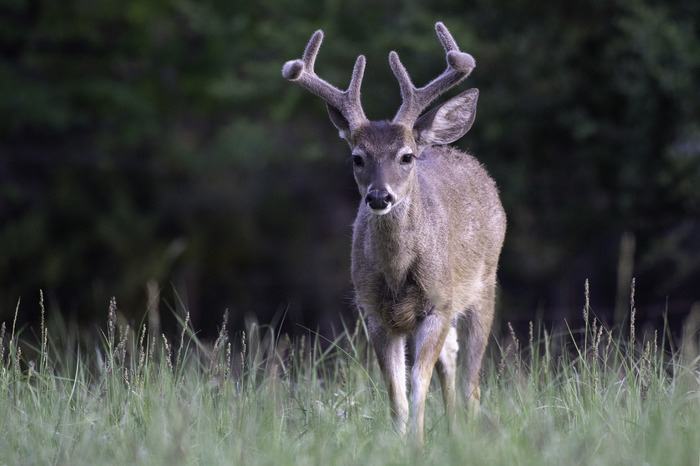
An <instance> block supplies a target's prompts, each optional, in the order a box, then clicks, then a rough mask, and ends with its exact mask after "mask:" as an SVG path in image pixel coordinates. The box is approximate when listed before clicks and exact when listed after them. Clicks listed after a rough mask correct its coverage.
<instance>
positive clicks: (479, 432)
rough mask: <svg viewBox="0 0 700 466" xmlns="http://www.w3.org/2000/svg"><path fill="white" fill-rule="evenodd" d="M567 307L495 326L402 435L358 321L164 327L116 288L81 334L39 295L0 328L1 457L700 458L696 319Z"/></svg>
mask: <svg viewBox="0 0 700 466" xmlns="http://www.w3.org/2000/svg"><path fill="white" fill-rule="evenodd" d="M20 307H21V306H19V305H18V312H21V309H20ZM42 309H43V305H42ZM583 313H584V317H585V327H584V328H582V329H579V330H574V329H567V330H565V331H563V332H558V333H556V334H550V332H548V331H547V330H546V329H545V328H544V327H543V326H541V325H531V326H530V332H529V335H528V336H527V337H526V338H522V339H518V338H517V337H516V335H515V334H511V335H510V336H507V337H506V338H502V340H503V341H502V342H501V345H500V346H499V345H498V344H495V343H494V344H493V346H494V351H492V355H491V356H490V357H489V358H487V359H486V360H485V362H484V368H483V374H482V406H481V410H480V412H479V413H478V415H476V416H471V417H468V416H467V415H466V414H465V411H463V410H462V411H461V413H462V414H461V415H460V416H459V417H458V423H457V424H458V425H457V427H456V429H455V431H453V432H451V433H448V432H447V427H446V422H445V419H444V411H443V407H442V400H441V397H440V393H439V389H438V388H437V387H436V386H433V389H432V390H431V392H430V394H429V396H428V407H427V418H426V447H425V450H424V451H423V452H416V451H414V450H413V449H412V448H411V447H410V445H409V444H408V442H407V441H406V439H403V438H401V437H399V436H398V435H397V434H395V433H394V431H393V430H392V427H391V422H390V419H389V415H388V411H389V409H388V400H387V396H386V391H385V389H384V385H383V382H382V380H381V377H380V375H379V372H378V368H377V365H376V362H375V361H374V359H373V356H372V352H371V350H370V348H369V347H368V345H367V342H366V341H367V339H366V329H365V328H364V325H363V323H362V321H358V322H356V323H353V324H352V325H348V326H347V327H346V328H344V329H343V331H341V332H339V334H338V335H337V336H336V337H335V338H334V339H333V340H329V339H326V338H324V337H322V336H319V335H316V334H315V333H314V332H311V331H309V332H308V334H307V336H304V337H301V338H299V339H298V340H295V341H290V340H289V339H288V338H287V337H286V336H280V335H277V334H276V333H275V330H274V328H269V327H260V326H258V325H257V324H255V323H250V324H249V325H248V328H247V330H246V332H241V333H238V334H236V336H235V337H231V339H230V340H229V337H228V330H227V329H226V325H225V322H226V316H224V319H223V323H222V327H221V333H220V336H219V338H218V339H217V340H216V341H215V342H204V341H200V340H199V339H198V338H197V337H196V336H195V335H194V333H193V331H192V329H191V328H190V325H189V319H188V316H187V315H184V316H183V317H182V320H181V328H182V333H181V334H180V335H179V336H178V337H179V338H174V340H175V341H171V340H173V339H171V340H169V339H167V338H166V337H165V336H163V335H162V334H151V333H150V332H149V331H147V329H146V326H145V325H144V326H140V327H138V328H135V329H134V328H130V327H128V326H127V325H126V324H123V323H121V321H120V320H119V319H118V317H117V316H118V312H117V305H116V303H115V302H114V301H112V302H111V303H110V305H109V308H108V309H107V312H106V319H105V321H106V325H105V328H103V329H102V331H101V332H100V333H96V334H95V335H93V336H92V337H89V336H85V334H81V332H78V330H77V329H76V328H74V327H73V326H71V325H67V324H66V323H65V322H63V321H62V320H61V319H59V318H56V317H52V316H51V312H50V311H45V312H43V313H42V324H41V328H40V329H37V331H36V332H35V333H36V334H34V333H33V332H32V331H31V329H27V328H25V329H17V328H15V324H14V323H13V322H6V323H5V324H3V326H2V328H1V329H0V332H1V333H0V346H1V348H2V350H1V351H2V355H1V356H2V358H1V360H0V361H1V364H0V419H2V423H0V452H2V455H0V464H3V465H4V464H71V465H74V464H91V465H95V464H100V465H102V464H169V465H175V464H270V465H283V464H290V465H291V464H294V465H296V464H302V465H303V464H323V465H346V464H362V465H369V464H423V463H425V464H477V465H478V464H486V465H497V464H508V465H510V464H533V465H547V464H553V465H561V464H566V465H570V464H582V465H592V464H593V465H594V464H604V465H610V464H639V465H643V464H650V465H657V464H658V465H693V466H694V465H698V464H700V359H699V358H698V348H697V341H698V339H697V333H694V334H691V335H686V338H685V339H684V343H683V345H682V346H681V347H675V346H674V345H673V344H671V342H670V341H669V340H668V339H667V335H666V334H667V332H665V331H664V329H658V331H656V332H654V333H653V334H646V335H639V334H638V333H639V331H636V330H635V322H634V308H633V312H632V315H631V316H630V319H629V321H628V325H626V326H625V328H624V329H614V330H609V329H607V328H605V327H603V326H602V325H601V324H600V323H599V322H598V320H597V319H596V318H595V317H594V316H593V315H592V314H589V310H588V308H585V309H584V310H583ZM45 314H47V315H48V316H45ZM44 318H45V319H46V322H44ZM30 337H31V338H30ZM29 341H36V342H37V343H35V344H30V343H28V342H29ZM492 343H493V342H492Z"/></svg>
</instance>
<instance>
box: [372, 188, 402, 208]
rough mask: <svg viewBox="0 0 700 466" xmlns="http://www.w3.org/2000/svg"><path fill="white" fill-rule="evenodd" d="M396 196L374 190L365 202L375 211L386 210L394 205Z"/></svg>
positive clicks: (385, 191) (380, 190)
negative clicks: (390, 205)
mask: <svg viewBox="0 0 700 466" xmlns="http://www.w3.org/2000/svg"><path fill="white" fill-rule="evenodd" d="M394 201H395V200H394V196H392V195H391V193H390V192H389V191H387V190H385V189H374V190H372V191H369V192H368V193H367V195H366V196H365V202H366V203H367V205H369V206H370V208H372V209H373V210H384V209H386V208H387V207H389V204H393V203H394Z"/></svg>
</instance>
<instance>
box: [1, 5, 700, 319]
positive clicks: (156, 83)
mask: <svg viewBox="0 0 700 466" xmlns="http://www.w3.org/2000/svg"><path fill="white" fill-rule="evenodd" d="M699 9H700V6H699V5H698V4H697V3H696V2H674V3H673V4H669V3H666V2H660V1H652V0H615V1H612V2H611V1H604V0H593V1H588V2H579V1H575V2H568V3H566V4H561V5H559V4H551V5H544V4H540V5H532V4H531V2H523V1H522V0H500V1H498V2H486V1H483V0H477V1H475V2H473V4H472V5H470V6H465V5H464V3H463V2H458V1H456V0H437V1H435V2H432V3H431V4H426V3H425V2H417V1H412V0H410V1H402V2H399V1H395V0H386V1H382V2H376V1H372V2H370V1H369V0H359V1H356V2H341V1H339V0H324V1H319V2H313V3H312V2H307V1H302V0H288V1H286V2H284V3H280V2H278V1H276V0H275V1H272V0H257V1H255V2H253V1H249V0H240V1H237V2H231V1H223V0H206V1H194V0H149V1H145V0H127V1H116V0H103V1H100V2H85V1H81V0H63V1H61V2H45V1H41V0H24V1H23V0H2V2H1V3H0V53H1V54H2V59H1V60H0V283H2V287H0V320H7V319H8V318H9V317H10V316H11V314H12V313H13V312H14V307H15V304H16V302H17V299H18V297H19V296H22V297H23V305H22V309H23V314H25V315H27V314H31V309H32V303H31V302H32V301H35V300H33V299H32V296H36V293H37V292H38V291H37V290H38V289H39V288H42V289H44V290H45V291H46V292H47V294H48V295H49V296H50V297H52V299H53V301H54V305H55V306H56V307H58V308H60V309H62V310H63V311H64V312H67V313H71V314H75V315H77V316H79V317H80V318H82V319H102V316H103V314H104V312H103V311H104V309H106V306H107V302H108V299H109V297H110V296H111V295H115V296H116V297H117V301H118V303H119V304H120V307H121V308H122V310H123V311H124V312H126V313H127V314H129V315H131V316H133V317H135V318H139V317H140V316H141V315H143V313H144V312H145V308H146V299H147V298H146V283H147V282H148V281H149V280H156V281H157V283H159V284H160V286H161V288H162V296H163V297H164V299H165V301H166V303H167V304H168V305H169V306H170V307H172V308H174V309H179V307H180V302H182V303H183V304H185V305H186V306H187V308H188V309H189V310H190V311H191V312H192V314H193V319H194V323H195V325H196V326H197V328H203V329H205V330H207V329H208V330H212V329H213V326H214V325H216V323H218V322H219V318H220V315H221V314H222V313H223V310H224V309H225V308H230V309H231V311H232V316H233V320H234V322H233V324H234V325H236V323H240V321H241V319H242V316H243V315H244V314H245V313H247V312H252V313H256V314H258V315H259V318H260V320H261V321H269V320H270V319H271V316H272V315H274V314H275V313H281V312H286V313H287V318H286V319H287V326H286V328H287V329H294V328H295V327H294V326H293V323H299V324H301V325H304V326H308V327H312V328H315V327H317V326H321V327H323V328H325V327H326V326H327V325H330V323H332V322H337V316H338V314H340V313H344V312H349V310H350V309H351V308H352V306H351V302H350V296H351V294H350V293H351V289H350V283H349V273H348V269H349V264H348V261H349V254H348V251H349V235H350V229H349V224H350V223H351V222H352V218H353V216H354V210H355V207H356V203H357V194H356V189H355V187H354V182H353V180H352V175H351V171H350V169H349V166H348V165H347V163H344V160H345V159H346V158H347V151H346V149H345V147H344V143H343V142H342V141H340V140H338V139H337V138H336V134H335V131H334V130H333V128H332V125H331V124H330V123H329V122H328V120H327V116H326V112H325V108H324V105H323V104H322V103H321V102H320V101H318V99H316V98H315V97H313V96H311V95H309V94H308V93H306V92H304V91H303V90H301V89H298V87H297V86H292V85H290V84H289V83H287V82H285V81H284V80H283V79H282V78H281V76H280V68H281V65H282V64H283V63H284V61H286V60H288V59H292V58H296V57H298V56H300V55H301V53H302V51H303V46H304V45H305V44H306V41H307V40H308V38H309V36H310V34H311V33H312V32H313V31H314V30H315V29H318V28H322V29H324V31H325V33H326V38H327V39H326V41H325V43H324V44H323V47H322V49H321V53H320V56H319V60H318V62H317V69H318V71H319V73H320V74H322V75H323V76H324V77H326V78H327V79H328V80H330V81H331V82H333V83H335V84H337V85H338V86H341V87H344V86H345V85H347V82H348V81H349V76H350V72H351V69H352V64H353V62H354V59H355V57H356V56H357V55H358V54H360V53H363V54H365V55H366V56H367V59H368V67H367V71H366V77H365V84H364V87H363V104H364V106H365V110H366V112H367V114H368V115H369V117H370V118H373V119H379V118H387V117H390V116H391V115H392V114H393V113H394V112H395V110H396V108H397V107H398V105H399V92H398V86H397V84H396V81H395V78H394V77H393V75H392V74H391V71H390V69H389V66H388V65H387V54H388V51H389V50H396V51H397V52H398V53H399V54H400V55H401V57H402V60H403V61H404V63H405V64H406V66H407V67H408V69H409V70H410V72H411V74H412V76H413V77H414V79H415V81H416V83H419V84H422V83H425V82H427V81H428V80H429V79H431V78H432V77H433V76H434V75H435V74H436V73H439V72H440V71H441V69H442V68H443V67H444V62H443V56H442V54H441V53H440V46H439V43H438V41H437V39H436V38H435V35H434V31H433V30H432V25H433V24H434V22H435V21H437V20H443V21H445V23H446V24H447V25H448V27H450V29H451V31H452V32H453V34H454V35H455V37H456V38H457V40H458V42H459V44H460V46H461V47H462V48H463V49H464V50H467V51H469V52H471V53H473V54H474V56H475V57H476V59H477V63H478V67H477V69H476V71H475V72H474V74H473V75H472V77H470V78H469V82H468V84H467V85H469V86H473V87H478V88H480V90H481V97H480V105H479V116H478V118H477V122H476V124H475V126H474V128H473V129H472V131H471V132H470V133H469V134H468V135H467V136H466V137H465V138H464V139H463V141H461V142H460V144H461V145H462V146H463V147H465V148H470V149H471V150H472V151H473V152H474V153H475V154H476V155H477V157H478V158H479V159H480V160H482V161H483V162H484V163H485V165H486V166H487V167H488V169H489V170H490V171H491V172H492V173H493V175H494V177H495V178H496V180H497V181H498V183H499V185H500V186H501V190H502V195H503V200H504V204H505V206H506V210H507V212H508V215H509V231H508V237H507V243H506V248H505V250H504V255H503V260H502V265H501V274H500V277H501V281H502V294H503V305H502V308H503V310H502V316H503V318H504V319H509V320H518V319H526V320H527V319H531V318H533V315H532V314H533V312H534V311H535V310H536V309H541V310H542V314H543V315H544V316H545V317H550V318H554V317H561V316H566V317H568V318H572V317H573V318H575V316H577V315H578V309H579V308H580V303H581V302H582V299H583V298H582V292H581V288H582V283H583V280H584V279H585V278H586V277H588V278H590V279H591V283H592V289H593V292H594V294H593V296H594V305H595V306H596V308H597V309H598V310H599V311H600V313H601V314H604V313H605V312H608V310H611V309H612V307H613V306H614V304H615V296H616V294H619V291H620V290H616V287H617V286H618V285H617V283H618V281H617V280H616V278H617V277H616V272H617V270H618V267H617V263H618V260H619V244H620V238H621V237H622V236H623V234H627V235H628V236H627V237H629V235H632V237H634V238H636V241H635V242H634V244H635V245H636V250H635V251H633V252H632V253H631V254H632V257H631V259H630V260H632V261H633V273H634V275H635V276H637V285H638V295H639V297H638V302H640V303H644V302H647V303H649V305H648V312H649V313H650V314H651V313H653V312H654V310H653V308H654V306H656V303H659V306H660V308H664V307H665V306H667V304H666V303H667V302H668V311H669V312H671V313H678V314H679V315H681V314H682V313H684V312H686V311H687V310H688V309H689V307H690V304H691V303H692V302H693V301H697V300H698V296H697V290H696V288H695V284H696V283H697V281H698V279H700V259H698V258H699V257H700V254H698V247H699V246H698V245H699V244H700V241H699V239H700V221H698V218H700V189H699V188H698V186H699V185H700V184H699V183H700V123H699V122H700V115H699V114H698V113H699V112H700V110H699V108H700V107H699V106H698V105H697V104H696V102H698V101H700V96H699V95H698V93H699V92H700V91H699V89H700V86H699V85H698V84H699V83H700V79H699V76H698V73H699V70H700V45H699V44H700V40H699V39H700V37H698V36H699V33H698V30H699V27H698V26H699V24H698V21H699V19H698V18H700V14H699V13H700V11H698V10H699ZM464 87H465V86H462V88H461V89H463V88H464ZM455 92H458V90H457V91H455ZM667 297H668V300H667ZM162 308H163V307H162ZM165 308H167V306H166V307H165ZM642 311H644V310H643V309H642ZM641 314H642V315H643V312H642V313H641ZM296 329H297V330H299V327H296Z"/></svg>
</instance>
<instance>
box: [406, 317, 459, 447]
mask: <svg viewBox="0 0 700 466" xmlns="http://www.w3.org/2000/svg"><path fill="white" fill-rule="evenodd" d="M449 330H450V319H449V318H448V317H445V316H443V315H440V314H439V313H433V314H429V315H428V316H426V317H425V319H423V321H422V322H421V323H420V325H419V326H418V329H417V331H416V334H415V345H416V348H415V359H414V363H413V369H412V371H411V389H412V398H413V399H412V407H413V413H412V422H411V429H412V433H413V438H414V441H415V446H416V447H418V448H420V447H422V446H423V429H424V420H425V397H426V395H427V394H428V387H429V386H430V378H431V376H432V374H433V368H434V367H435V363H436V362H437V360H438V357H439V356H440V352H441V351H442V347H443V344H444V343H445V338H446V337H447V333H448V331H449Z"/></svg>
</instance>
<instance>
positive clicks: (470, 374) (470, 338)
mask: <svg viewBox="0 0 700 466" xmlns="http://www.w3.org/2000/svg"><path fill="white" fill-rule="evenodd" d="M493 309H494V299H493V294H491V296H489V297H488V298H487V299H486V300H484V301H483V303H482V305H481V307H480V308H479V309H477V310H476V311H473V312H468V313H467V319H466V320H465V321H463V322H461V325H463V330H464V340H463V342H464V345H463V346H464V351H463V357H464V362H463V368H464V371H463V373H462V393H463V395H464V397H465V402H466V405H467V411H468V412H469V414H476V413H477V412H478V411H479V403H480V400H481V389H480V388H479V371H480V370H481V360H482V358H483V356H484V352H485V351H486V344H487V343H488V337H489V336H488V332H489V329H490V328H491V322H492V321H493Z"/></svg>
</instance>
